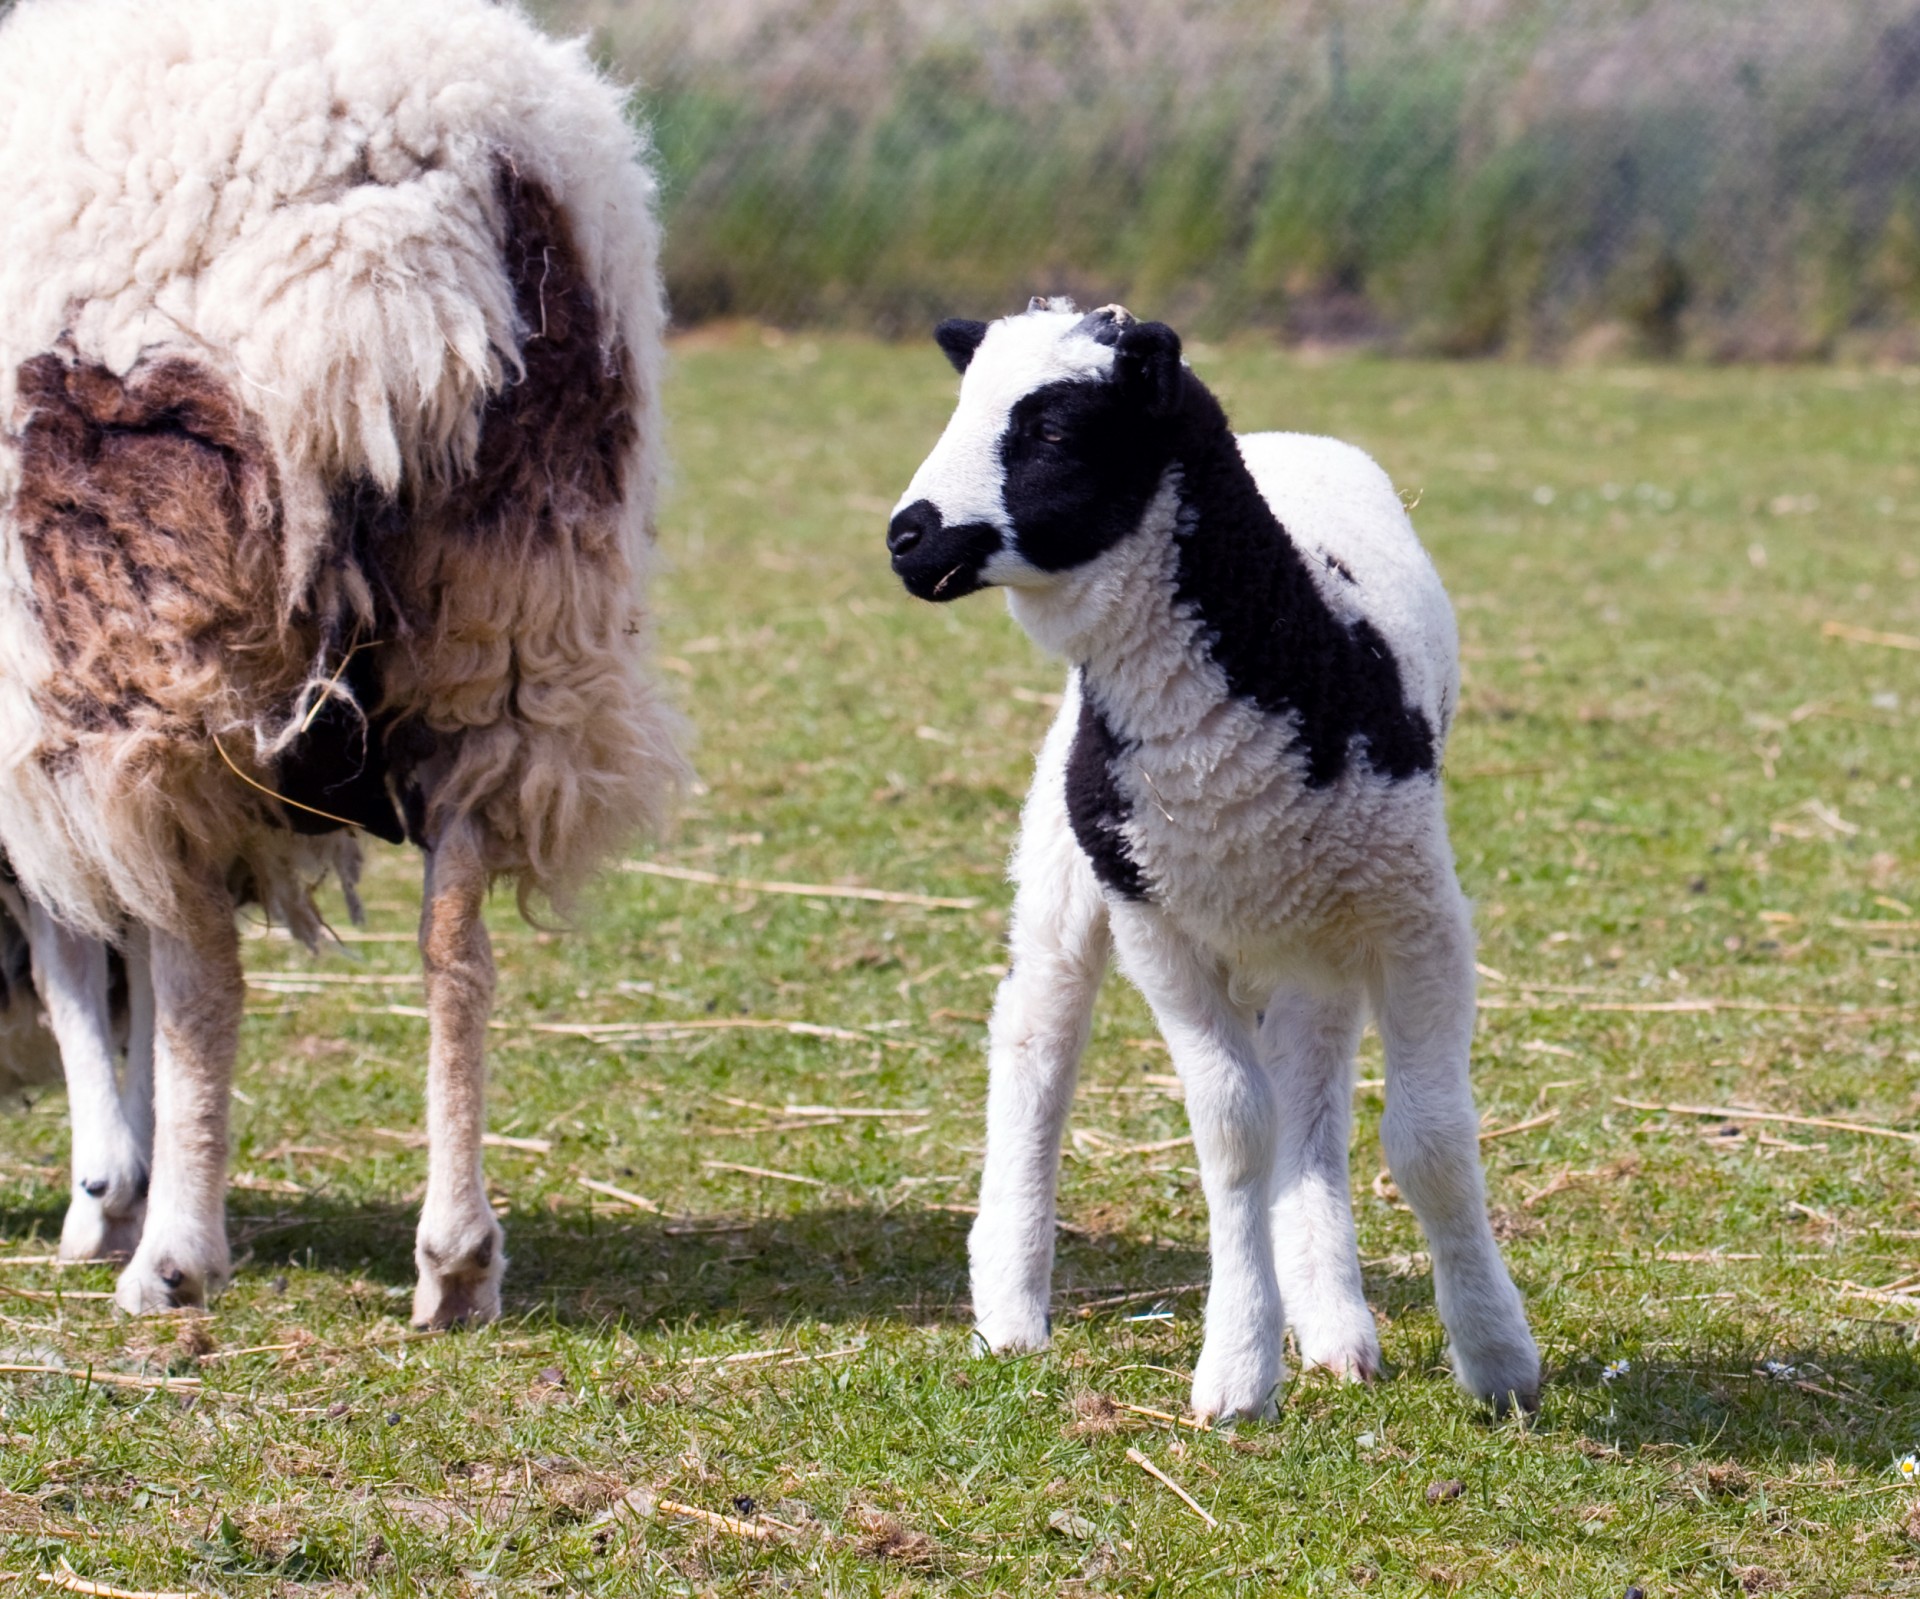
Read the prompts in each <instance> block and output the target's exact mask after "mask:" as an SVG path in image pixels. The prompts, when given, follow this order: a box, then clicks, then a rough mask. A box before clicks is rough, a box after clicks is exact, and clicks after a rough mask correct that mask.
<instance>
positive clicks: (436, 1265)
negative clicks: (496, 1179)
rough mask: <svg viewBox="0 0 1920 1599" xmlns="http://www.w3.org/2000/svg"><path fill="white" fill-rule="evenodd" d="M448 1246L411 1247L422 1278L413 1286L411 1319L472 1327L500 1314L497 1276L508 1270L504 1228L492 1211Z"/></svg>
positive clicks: (433, 1325)
mask: <svg viewBox="0 0 1920 1599" xmlns="http://www.w3.org/2000/svg"><path fill="white" fill-rule="evenodd" d="M474 1231H477V1232H478V1233H479V1236H478V1237H472V1236H466V1237H464V1238H463V1239H461V1241H459V1242H457V1243H454V1244H452V1245H451V1246H449V1245H447V1244H444V1243H429V1242H428V1241H427V1240H426V1239H425V1238H424V1237H423V1238H421V1239H420V1240H419V1242H418V1243H417V1244H416V1246H415V1248H414V1263H415V1264H416V1265H417V1266H418V1267H419V1269H420V1281H419V1283H418V1284H417V1285H416V1286H415V1288H414V1290H413V1324H414V1326H416V1327H420V1328H433V1329H443V1328H448V1327H473V1326H478V1325H479V1324H480V1323H481V1322H487V1321H494V1320H497V1319H498V1318H499V1315H500V1279H501V1278H502V1277H503V1276H504V1275H505V1274H506V1269H507V1255H506V1249H505V1244H506V1233H505V1232H504V1231H503V1230H502V1229H501V1226H500V1223H499V1222H498V1221H497V1220H495V1219H494V1217H493V1215H492V1214H491V1213H489V1214H488V1216H487V1218H486V1221H485V1223H484V1224H482V1225H481V1226H479V1227H477V1228H475V1229H474Z"/></svg>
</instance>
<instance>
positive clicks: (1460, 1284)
mask: <svg viewBox="0 0 1920 1599" xmlns="http://www.w3.org/2000/svg"><path fill="white" fill-rule="evenodd" d="M1444 892H1445V893H1446V900H1445V902H1444V903H1442V904H1441V905H1438V906H1436V907H1435V908H1434V911H1433V915H1432V917H1431V920H1430V921H1429V922H1427V924H1426V925H1424V926H1423V927H1421V928H1420V929H1418V930H1409V932H1408V933H1407V934H1406V935H1405V936H1404V937H1403V939H1402V941H1401V945H1400V947H1399V948H1398V949H1397V950H1396V951H1395V952H1393V953H1392V954H1391V955H1390V956H1389V957H1387V958H1386V959H1385V961H1384V962H1383V968H1384V969H1383V973H1382V979H1381V984H1380V994H1379V996H1378V999H1377V1001H1376V1009H1377V1012H1378V1015H1379V1020H1380V1032H1381V1036H1382V1038H1383V1039H1384V1041H1385V1043H1386V1052H1387V1108H1386V1114H1385V1117H1384V1118H1383V1120H1382V1122H1381V1127H1380V1140H1381V1144H1382V1146H1383V1148H1384V1150H1385V1153H1386V1157H1387V1164H1388V1166H1389V1167H1390V1168H1391V1169H1392V1172H1393V1179H1394V1181H1395V1182H1396V1183H1397V1184H1398V1185H1399V1187H1400V1192H1401V1193H1403V1194H1404V1195H1406V1197H1407V1203H1408V1204H1410V1205H1411V1206H1412V1207H1413V1211H1414V1214H1415V1215H1416V1216H1417V1217H1418V1218H1419V1221H1420V1225H1421V1227H1422V1229H1423V1230H1424V1231H1425V1232H1426V1235H1427V1244H1428V1247H1429V1249H1430V1250H1431V1251H1432V1254H1433V1291H1434V1299H1435V1301H1436V1303H1437V1305H1438V1307H1439V1311H1440V1319H1441V1321H1443V1322H1444V1323H1445V1324H1446V1328H1447V1334H1448V1337H1449V1340H1450V1342H1451V1345H1452V1349H1451V1355H1452V1360H1453V1369H1454V1374H1455V1376H1456V1377H1457V1378H1458V1379H1459V1382H1460V1386H1461V1387H1463V1388H1465V1389H1466V1390H1467V1391H1468V1392H1469V1393H1472V1394H1476V1395H1478V1396H1479V1397H1480V1398H1482V1399H1486V1400H1489V1401H1491V1402H1492V1403H1493V1404H1494V1405H1495V1406H1496V1407H1497V1408H1500V1409H1505V1408H1506V1407H1507V1406H1509V1405H1510V1404H1513V1403H1515V1402H1516V1401H1517V1402H1518V1403H1519V1404H1521V1405H1524V1406H1531V1405H1533V1404H1534V1403H1535V1401H1536V1399H1537V1397H1538V1395H1539V1391H1540V1353H1539V1350H1538V1349H1537V1348H1536V1347H1535V1346H1534V1342H1533V1335H1532V1333H1531V1332H1529V1331H1528V1329H1527V1316H1526V1311H1525V1309H1524V1308H1523V1307H1522V1305H1521V1303H1520V1294H1519V1291H1518V1290H1517V1289H1516V1288H1515V1287H1514V1286H1513V1279H1512V1278H1511V1277H1509V1276H1508V1275H1507V1268H1506V1263H1505V1262H1504V1261H1502V1260H1501V1258H1500V1247H1499V1245H1498V1244H1497V1243H1495V1241H1494V1237H1493V1228H1492V1227H1491V1226H1490V1225H1489V1223H1488V1221H1487V1200H1486V1184H1485V1179H1484V1177H1483V1175H1482V1173H1481V1169H1480V1137H1479V1134H1480V1123H1479V1118H1478V1116H1477V1115H1476V1114H1475V1113H1474V1107H1473V1092H1472V1089H1471V1087H1470V1086H1469V1084H1468V1081H1467V1069H1468V1053H1469V1050H1470V1048H1471V1046H1472V1042H1473V1016H1474V995H1473V988H1474V974H1473V925H1472V919H1471V914H1470V912H1469V911H1468V909H1467V904H1466V901H1465V899H1464V898H1463V897H1462V896H1461V895H1460V893H1459V891H1458V889H1457V888H1452V886H1451V885H1450V884H1449V885H1448V888H1447V889H1446V890H1445V891H1444Z"/></svg>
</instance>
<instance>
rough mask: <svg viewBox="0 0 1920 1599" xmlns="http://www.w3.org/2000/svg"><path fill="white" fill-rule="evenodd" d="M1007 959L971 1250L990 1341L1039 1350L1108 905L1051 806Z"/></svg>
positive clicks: (1018, 901)
mask: <svg viewBox="0 0 1920 1599" xmlns="http://www.w3.org/2000/svg"><path fill="white" fill-rule="evenodd" d="M1019 871H1020V886H1019V889H1018V891H1017V892H1016V894H1015V896H1014V905H1013V932H1012V935H1011V936H1010V938H1009V940H1008V950H1009V957H1010V960H1011V966H1010V968H1009V970H1008V972H1007V975H1006V977H1005V979H1004V980H1003V981H1002V982H1001V984H1000V992H999V995H998V996H997V997H996V998H995V1000H994V1005H993V1019H992V1021H991V1022H990V1023H989V1024H988V1030H987V1037H988V1054H987V1071H988V1081H987V1154H986V1169H985V1171H984V1172H983V1173H982V1174H981V1179H980V1216H979V1219H978V1220H977V1221H975V1222H974V1224H973V1232H972V1235H971V1237H970V1238H969V1240H968V1254H969V1259H970V1262H971V1266H972V1277H973V1320H974V1327H975V1329H976V1335H977V1337H978V1338H979V1340H980V1342H981V1343H982V1344H984V1345H985V1346H986V1347H987V1348H989V1349H992V1350H994V1351H996V1352H998V1351H1002V1350H1027V1349H1044V1348H1045V1347H1046V1344H1047V1339H1048V1337H1049V1336H1050V1334H1051V1332H1052V1325H1051V1323H1050V1321H1049V1319H1048V1313H1047V1304H1048V1291H1049V1287H1050V1285H1051V1283H1052V1279H1053V1233H1054V1191H1055V1185H1056V1182H1057V1179H1058V1176H1059V1171H1060V1135H1061V1132H1062V1131H1063V1130H1064V1128H1065V1126H1066V1120H1067V1112H1068V1110H1069V1109H1070V1108H1071V1106H1072V1104H1073V1086H1074V1079H1075V1077H1076V1075H1077V1074H1078V1071H1079V1066H1080V1055H1081V1052H1082V1051H1083V1050H1084V1049H1085V1048H1086V1047H1087V1033H1088V1031H1089V1029H1090V1027H1091V1025H1092V1021H1093V1001H1094V995H1095V994H1096V993H1097V992H1098V990H1099V987H1100V979H1101V977H1102V976H1103V975H1104V974H1105V972H1106V966H1107V956H1108V952H1109V943H1110V940H1109V938H1108V933H1107V907H1106V902H1105V900H1104V899H1103V898H1102V897H1101V894H1100V885H1099V884H1098V882H1096V881H1095V879H1094V875H1093V868H1092V867H1091V866H1089V865H1088V864H1087V859H1086V857H1085V856H1084V855H1082V854H1081V853H1080V850H1079V846H1078V845H1076V844H1075V843H1074V840H1073V834H1072V832H1071V830H1070V829H1069V827H1068V825H1067V819H1066V813H1065V810H1064V808H1062V807H1061V806H1060V805H1059V804H1058V803H1053V804H1048V805H1044V806H1043V805H1041V804H1039V803H1036V804H1035V806H1034V807H1033V808H1032V809H1031V810H1030V812H1029V815H1028V818H1027V822H1026V831H1025V836H1024V837H1023V838H1022V840H1021V846H1020V865H1019Z"/></svg>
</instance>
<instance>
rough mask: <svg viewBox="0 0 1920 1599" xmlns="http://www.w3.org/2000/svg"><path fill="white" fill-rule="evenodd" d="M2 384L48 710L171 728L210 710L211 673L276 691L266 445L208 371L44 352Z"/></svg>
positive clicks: (79, 730) (272, 488)
mask: <svg viewBox="0 0 1920 1599" xmlns="http://www.w3.org/2000/svg"><path fill="white" fill-rule="evenodd" d="M19 383H20V400H21V405H22V410H23V412H24V425H23V426H22V428H21V430H20V433H19V448H20V491H19V495H18V497H17V499H16V501H15V504H14V514H15V516H16V518H17V520H18V524H19V527H20V540H21V546H22V548H23V550H24V552H25V554H26V558H27V567H28V571H29V573H30V575H31V578H32V583H33V590H34V597H35V603H36V608H37V612H38V616H39V621H40V627H41V631H42V633H43V635H44V636H45V639H46V642H47V646H48V649H49V652H50V653H51V655H52V658H53V666H54V670H53V672H52V673H51V675H50V677H49V679H48V681H47V683H46V685H45V688H44V694H45V698H46V701H47V705H46V709H47V710H48V711H49V712H50V713H51V715H50V717H49V719H50V721H52V722H53V723H54V724H55V725H56V727H58V728H60V729H61V731H62V732H63V733H66V734H68V735H86V734H102V733H106V734H119V733H124V732H127V731H132V730H136V729H137V730H139V731H142V732H148V733H157V734H160V735H162V736H178V735H179V734H182V733H184V732H186V731H187V730H188V729H189V728H191V727H195V726H201V725H204V721H205V718H206V717H207V715H208V713H209V712H210V711H215V712H217V710H218V709H219V707H218V706H217V705H214V704H210V703H209V700H210V697H212V698H217V697H218V690H217V689H216V688H215V687H214V685H216V684H218V683H220V682H221V681H222V680H223V679H230V678H232V677H236V676H237V677H240V678H242V679H247V680H253V681H258V680H259V679H260V677H261V675H262V674H264V676H265V677H267V678H269V679H281V680H282V681H281V682H279V683H278V684H276V686H277V687H279V688H280V689H281V691H282V692H289V691H291V689H292V687H293V686H294V684H295V683H297V682H298V681H299V670H300V664H299V661H298V659H297V658H295V659H292V660H289V659H287V655H288V653H289V652H287V651H285V650H284V649H280V648H275V647H274V646H275V645H276V644H277V643H280V642H281V641H279V640H277V639H276V637H275V634H276V633H277V631H278V630H277V628H276V626H275V622H274V618H275V614H276V612H277V610H278V606H277V604H276V598H277V591H278V575H279V543H280V539H279V533H280V513H279V494H278V491H277V483H276V478H275V473H274V468H273V461H272V455H271V452H270V451H269V449H268V448H267V445H266V443H265V441H264V440H263V439H262V438H261V437H260V435H259V433H258V432H257V430H256V429H255V427H254V426H253V423H252V421H251V419H250V418H249V417H248V416H247V414H246V412H245V411H244V410H243V409H242V408H241V406H240V404H239V402H238V401H237V400H236V398H235V397H234V395H233V393H232V391H231V390H230V389H229V388H228V387H227V386H226V384H225V383H223V382H222V381H221V380H220V379H219V378H218V377H217V376H216V375H215V374H213V373H212V372H209V371H208V370H207V369H206V368H205V367H203V366H201V365H199V364H198V363H196V362H193V361H190V360H187V359H185V358H183V357H180V356H172V355H168V356H156V357H153V358H151V359H143V360H141V361H140V362H138V363H136V365H135V366H134V367H133V369H132V370H131V371H130V372H128V373H127V375H126V376H125V377H121V376H119V375H118V374H116V373H114V372H112V371H110V370H109V369H107V368H106V367H104V366H98V365H91V364H85V363H80V362H77V361H74V360H72V359H70V358H68V357H67V356H65V355H62V354H58V353H47V354H43V355H37V356H34V357H33V358H32V359H30V360H28V361H27V362H25V363H24V364H23V365H22V366H21V368H20V372H19ZM295 654H296V656H297V652H295ZM236 655H238V659H235V657H236ZM236 667H237V668H238V670H237V671H235V670H234V669H235V668H236ZM58 737H59V735H58V734H56V738H58ZM49 753H50V754H53V755H55V756H57V755H58V746H57V745H56V747H55V748H54V749H53V750H51V751H49Z"/></svg>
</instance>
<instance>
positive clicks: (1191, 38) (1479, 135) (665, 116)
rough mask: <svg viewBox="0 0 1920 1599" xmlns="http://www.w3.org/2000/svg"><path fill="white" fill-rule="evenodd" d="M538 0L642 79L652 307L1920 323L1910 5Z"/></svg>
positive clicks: (895, 322) (1600, 327)
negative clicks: (657, 194) (665, 217)
mask: <svg viewBox="0 0 1920 1599" xmlns="http://www.w3.org/2000/svg"><path fill="white" fill-rule="evenodd" d="M543 10H544V12H545V14H546V16H547V18H548V20H549V21H550V22H551V23H552V24H553V25H555V26H556V27H560V28H564V29H571V30H574V31H583V30H584V31H589V32H591V33H592V34H593V36H594V38H595V40H596V44H597V47H598V48H599V49H600V50H601V51H602V52H603V53H604V54H605V55H607V56H608V57H609V58H610V59H612V60H613V61H614V62H615V63H616V64H617V65H618V66H619V67H620V68H621V70H623V71H625V72H627V73H628V74H630V75H632V76H633V77H635V78H636V79H637V80H639V81H640V83H641V84H642V86H643V92H642V96H641V99H640V102H639V104H640V107H641V109H642V112H643V114H644V115H645V116H646V117H647V119H648V120H649V121H650V122H651V124H652V127H653V130H654V136H655V139H656V141H657V144H658V147H659V152H660V156H661V160H662V162H663V165H664V168H665V172H666V176H667V182H668V191H669V196H670V202H669V203H670V210H671V216H670V221H671V233H670V242H669V250H668V261H667V265H668V274H669V280H670V286H671V289H672V292H673V295H674V301H675V305H676V308H677V311H678V314H679V316H680V318H681V319H682V321H699V320H702V319H706V318H710V317H716V316H734V315H740V316H751V317H758V318H764V319H767V320H771V321H775V322H783V323H825V324H837V325H849V326H858V327H865V328H873V329H878V330H880V331H883V332H895V331H901V330H906V329H910V328H914V327H917V326H919V325H921V324H923V323H924V322H926V320H927V319H928V318H930V317H933V316H936V315H943V314H947V313H949V312H951V311H954V310H960V309H964V310H968V311H972V312H985V311H991V310H994V309H997V308H1003V307H1004V308H1011V307H1013V306H1016V305H1019V304H1021V303H1024V300H1025V298H1026V296H1027V295H1028V294H1030V293H1033V292H1035V291H1039V290H1054V289H1066V290H1070V291H1077V292H1080V293H1082V294H1084V295H1086V296H1089V297H1092V298H1096V299H1104V298H1124V299H1126V300H1128V301H1129V302H1131V303H1135V304H1138V305H1140V306H1141V307H1143V308H1150V309H1151V310H1153V311H1154V312H1156V313H1159V314H1164V315H1167V316H1171V317H1178V318H1181V319H1184V321H1185V322H1186V324H1187V325H1189V326H1190V327H1192V328H1194V329H1195V330H1196V331H1219V330H1221V329H1224V328H1227V327H1232V326H1241V325H1245V324H1247V323H1257V324H1261V325H1266V326H1270V327H1273V328H1276V329H1278V330H1281V331H1283V332H1285V333H1287V334H1290V335H1292V336H1294V337H1296V338H1334V339H1356V338H1357V339H1365V340H1372V341H1376V342H1380V343H1384V344H1388V345H1392V346H1395V347H1399V348H1407V349H1418V350H1427V351H1440V352H1447V353H1456V354H1478V353H1484V352H1492V351H1501V350H1508V351H1518V352H1521V353H1530V352H1535V351H1550V350H1553V349H1556V348H1559V347H1561V346H1564V345H1566V344H1567V343H1568V342H1570V341H1573V340H1576V339H1582V338H1584V339H1586V340H1588V341H1590V342H1598V343H1601V344H1611V345H1619V346H1626V347H1629V348H1631V349H1633V350H1635V351H1637V352H1640V353H1653V354H1664V353H1678V352H1693V353H1704V354H1709V355H1719V356H1737V355H1768V356H1803V355H1814V354H1827V353H1834V352H1845V351H1847V350H1848V349H1849V348H1850V347H1854V346H1862V345H1867V346H1874V347H1878V348H1893V349H1897V350H1903V351H1904V350H1905V348H1906V347H1907V344H1908V342H1909V341H1910V340H1914V329H1915V327H1916V323H1917V322H1920V103H1916V95H1915V89H1916V87H1917V86H1920V4H1917V3H1916V0H1853V3H1850V4H1848V5H1844V6H1842V5H1831V6H1813V7H1810V6H1806V5H1804V4H1802V3H1800V0H1755V3H1753V4H1749V5H1745V6H1742V7H1739V8H1728V7H1725V6H1723V5H1719V4H1715V3H1714V0H1643V3H1634V4H1627V3H1624V0H1616V3H1614V4H1594V3H1584V0H1583V3H1575V0H1452V3H1446V0H1367V3H1366V4H1364V5H1363V4H1360V3H1358V0H1346V3H1342V0H1271V3H1266V4H1260V5H1253V4H1248V3H1241V0H1230V3H1226V4H1221V3H1218V0H1214V3H1205V0H1162V3H1157V4H1152V5H1145V6H1139V7H1134V8H1130V9H1124V10H1123V9H1122V8H1119V7H1116V6H1111V5H1107V4H1099V3H1095V0H989V3H985V4H978V5H971V6H961V5H958V4H952V3H935V0H714V3H712V4H707V5H702V6H699V7H688V6H682V5H679V4H677V3H669V0H547V3H546V4H545V5H544V7H543ZM1914 342H1915V345H1916V348H1920V341H1914Z"/></svg>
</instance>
